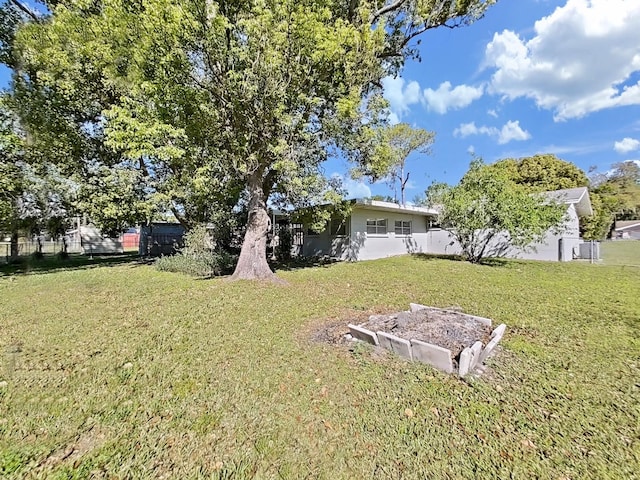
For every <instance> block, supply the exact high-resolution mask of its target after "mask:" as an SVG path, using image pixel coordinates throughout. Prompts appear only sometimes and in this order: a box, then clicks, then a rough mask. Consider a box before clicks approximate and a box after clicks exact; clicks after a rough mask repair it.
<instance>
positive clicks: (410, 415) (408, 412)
mask: <svg viewBox="0 0 640 480" xmlns="http://www.w3.org/2000/svg"><path fill="white" fill-rule="evenodd" d="M404 414H405V415H406V416H407V417H409V418H411V417H413V410H411V409H410V408H406V409H405V410H404Z"/></svg>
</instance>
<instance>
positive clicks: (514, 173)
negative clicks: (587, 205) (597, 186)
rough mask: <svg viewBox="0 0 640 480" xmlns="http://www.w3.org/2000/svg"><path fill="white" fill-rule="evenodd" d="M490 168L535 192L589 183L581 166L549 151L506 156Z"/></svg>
mask: <svg viewBox="0 0 640 480" xmlns="http://www.w3.org/2000/svg"><path fill="white" fill-rule="evenodd" d="M489 168H491V169H495V170H501V171H503V172H505V173H506V176H507V178H509V179H510V180H511V181H513V182H514V183H515V184H517V185H521V186H522V187H524V188H525V189H526V190H528V191H530V192H535V193H537V192H548V191H553V190H563V189H565V188H576V187H586V186H588V185H589V178H588V177H587V175H586V174H585V173H584V172H583V171H582V170H581V169H580V168H578V167H577V166H576V165H574V164H573V163H571V162H567V161H565V160H562V159H560V158H558V157H556V156H555V155H553V154H548V153H547V154H540V155H534V156H532V157H523V158H518V159H515V158H506V159H504V160H499V161H497V162H496V163H493V164H491V165H489Z"/></svg>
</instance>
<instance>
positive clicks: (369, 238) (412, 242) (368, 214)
mask: <svg viewBox="0 0 640 480" xmlns="http://www.w3.org/2000/svg"><path fill="white" fill-rule="evenodd" d="M367 219H372V220H374V219H386V220H387V233H386V234H383V235H372V234H367V233H366V232H367ZM400 220H402V221H410V222H411V235H396V234H395V222H396V221H400ZM351 232H352V235H351V250H352V256H353V257H356V258H357V259H358V260H373V259H376V258H385V257H391V256H395V255H403V254H407V253H427V251H428V250H427V217H425V216H424V215H414V214H409V213H400V212H386V211H377V210H369V209H356V210H354V212H353V214H352V215H351ZM354 234H355V235H354Z"/></svg>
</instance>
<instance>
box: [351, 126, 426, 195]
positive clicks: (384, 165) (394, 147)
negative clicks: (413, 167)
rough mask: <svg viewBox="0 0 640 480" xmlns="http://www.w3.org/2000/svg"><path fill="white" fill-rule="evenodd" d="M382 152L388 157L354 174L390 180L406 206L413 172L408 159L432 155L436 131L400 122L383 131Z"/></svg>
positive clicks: (374, 159)
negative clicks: (407, 164)
mask: <svg viewBox="0 0 640 480" xmlns="http://www.w3.org/2000/svg"><path fill="white" fill-rule="evenodd" d="M380 135H381V149H384V154H381V155H377V156H376V157H375V158H373V159H372V161H370V162H367V163H365V164H361V165H358V166H357V167H356V168H354V169H353V170H352V172H351V175H352V177H354V178H361V177H363V176H366V177H369V179H370V180H372V181H376V180H379V179H381V178H387V179H388V180H389V184H390V186H391V187H392V188H393V192H394V195H395V199H394V201H396V202H397V201H398V197H397V189H396V185H399V186H400V204H401V205H404V204H405V195H404V191H405V188H406V187H407V183H408V182H409V175H410V172H409V171H408V170H407V169H406V163H407V159H408V158H409V156H410V155H412V154H417V153H421V154H429V153H431V145H432V144H433V140H434V138H435V134H434V133H433V132H429V131H427V130H424V129H422V128H412V127H411V125H409V124H407V123H398V124H396V125H392V126H390V127H388V128H384V129H381V130H380Z"/></svg>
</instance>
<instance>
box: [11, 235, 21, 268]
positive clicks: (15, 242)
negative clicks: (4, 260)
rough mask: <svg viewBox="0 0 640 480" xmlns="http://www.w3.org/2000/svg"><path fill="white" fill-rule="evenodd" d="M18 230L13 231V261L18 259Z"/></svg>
mask: <svg viewBox="0 0 640 480" xmlns="http://www.w3.org/2000/svg"><path fill="white" fill-rule="evenodd" d="M19 253H20V252H19V251H18V232H17V231H13V232H11V261H12V262H13V261H15V260H17V259H18V254H19Z"/></svg>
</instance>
